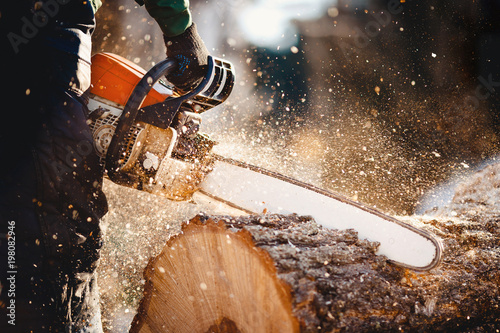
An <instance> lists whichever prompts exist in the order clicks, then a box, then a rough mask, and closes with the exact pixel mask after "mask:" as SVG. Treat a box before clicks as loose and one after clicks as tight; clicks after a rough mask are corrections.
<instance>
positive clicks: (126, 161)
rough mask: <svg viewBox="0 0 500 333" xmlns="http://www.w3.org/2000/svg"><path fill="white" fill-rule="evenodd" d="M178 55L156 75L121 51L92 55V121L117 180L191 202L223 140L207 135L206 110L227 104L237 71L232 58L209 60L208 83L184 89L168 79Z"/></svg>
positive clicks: (157, 67)
mask: <svg viewBox="0 0 500 333" xmlns="http://www.w3.org/2000/svg"><path fill="white" fill-rule="evenodd" d="M175 67H176V62H175V60H173V59H165V60H164V61H162V62H160V63H158V64H156V65H155V66H153V67H152V68H151V69H150V70H149V71H148V72H146V71H145V70H144V69H142V68H141V67H139V66H137V65H135V64H134V63H132V62H130V61H128V60H127V59H125V58H122V57H120V56H118V55H115V54H110V53H98V54H96V55H94V56H93V57H92V86H91V88H90V90H89V97H90V98H89V103H88V109H89V116H88V118H89V122H90V128H91V130H92V134H93V137H94V145H95V149H96V151H97V153H98V154H99V156H100V157H101V161H102V162H103V163H105V167H106V175H107V176H108V177H109V178H110V179H111V180H112V181H113V182H115V183H117V184H120V185H125V186H128V187H132V188H136V189H139V190H144V191H148V192H151V193H154V194H160V195H163V196H166V197H167V198H169V199H172V200H186V199H189V198H190V197H191V195H192V193H194V192H195V191H196V190H197V185H198V184H199V182H201V180H202V179H203V177H204V175H205V174H206V170H205V169H207V168H208V167H209V164H210V158H209V153H210V151H211V149H212V147H213V146H214V144H215V142H214V141H213V140H211V139H210V138H209V137H208V136H207V135H206V134H203V133H200V132H199V129H200V125H201V116H200V114H201V113H203V112H205V111H207V110H209V109H211V108H213V107H215V106H217V105H219V104H221V103H222V102H224V101H225V100H226V99H227V97H228V96H229V94H230V93H231V91H232V88H233V84H234V75H233V71H232V66H231V64H230V63H229V62H227V61H224V60H221V59H217V58H213V57H209V59H208V66H207V67H208V69H207V73H206V75H205V77H204V78H203V80H202V81H201V83H200V84H199V85H198V86H197V87H196V88H194V89H193V90H192V91H189V92H187V93H179V92H177V91H175V89H174V88H173V87H170V86H168V85H167V84H166V82H164V81H163V80H162V77H164V76H165V74H167V73H168V72H170V71H172V70H174V69H175Z"/></svg>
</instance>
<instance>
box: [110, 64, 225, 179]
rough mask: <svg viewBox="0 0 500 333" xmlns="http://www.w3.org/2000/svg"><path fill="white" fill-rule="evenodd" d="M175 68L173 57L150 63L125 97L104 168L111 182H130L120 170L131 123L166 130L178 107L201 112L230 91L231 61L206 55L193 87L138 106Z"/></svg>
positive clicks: (220, 101) (218, 102)
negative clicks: (201, 73)
mask: <svg viewBox="0 0 500 333" xmlns="http://www.w3.org/2000/svg"><path fill="white" fill-rule="evenodd" d="M176 67H177V62H176V60H174V59H170V58H167V59H165V60H163V61H161V62H159V63H158V64H156V65H155V66H153V67H152V68H151V69H150V70H149V71H148V72H147V73H146V74H145V75H144V76H143V77H142V79H141V80H140V81H139V83H138V84H137V85H136V86H135V88H134V90H133V91H132V94H131V95H130V97H129V99H128V100H127V103H126V104H125V107H124V108H123V112H122V114H121V116H120V118H119V120H118V124H117V126H116V130H115V133H114V135H113V137H112V139H111V142H110V144H109V148H108V151H107V154H106V169H107V172H108V176H109V178H110V179H111V180H113V181H114V182H117V183H123V182H129V179H124V177H125V178H127V176H126V175H125V174H121V173H120V172H119V171H120V169H121V167H122V165H123V163H124V160H123V156H124V152H125V151H126V150H127V148H129V147H127V146H128V145H129V140H128V139H129V137H130V129H131V128H132V126H133V125H134V124H136V123H138V122H144V123H147V124H151V125H154V126H156V127H160V128H163V129H166V128H168V127H169V126H170V125H171V123H172V120H173V119H174V117H175V116H176V114H177V113H178V112H179V109H181V106H182V107H187V108H189V109H190V110H191V111H193V112H197V113H201V112H203V111H206V110H207V109H210V108H212V107H214V106H216V105H218V104H220V103H222V102H223V101H224V100H226V98H227V97H228V96H229V94H230V92H231V90H232V87H233V82H234V76H233V73H232V70H231V64H230V63H228V62H225V61H222V60H219V59H214V58H213V57H212V56H209V57H208V66H207V67H208V70H207V73H206V75H205V77H204V78H203V80H202V81H201V82H200V84H199V85H198V86H197V87H196V88H194V89H193V90H191V91H189V92H187V93H185V94H183V95H180V96H169V97H167V98H166V99H165V100H164V101H163V102H161V103H157V104H153V105H150V106H147V107H144V108H142V109H141V108H140V106H141V105H142V103H143V102H144V100H145V98H146V96H147V95H148V93H149V92H150V90H151V89H152V87H153V85H154V84H155V83H157V82H158V81H159V80H160V79H161V78H162V77H163V76H165V75H166V74H168V73H169V72H171V71H172V70H175V68H176Z"/></svg>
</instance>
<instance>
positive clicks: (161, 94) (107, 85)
mask: <svg viewBox="0 0 500 333" xmlns="http://www.w3.org/2000/svg"><path fill="white" fill-rule="evenodd" d="M145 74H146V71H145V70H144V69H143V68H141V67H140V66H138V65H136V64H134V63H133V62H132V61H130V60H127V59H125V58H123V57H121V56H119V55H116V54H112V53H97V54H95V55H94V56H92V76H91V83H92V85H91V87H90V92H91V93H92V94H94V95H97V96H99V97H102V98H104V99H107V100H109V101H112V102H114V103H117V104H119V105H121V106H124V105H125V104H126V103H127V100H128V99H129V97H130V95H131V94H132V91H133V90H134V88H135V86H136V85H137V83H139V81H140V80H141V79H142V78H143V76H144V75H145ZM170 95H172V91H171V90H170V89H168V88H167V87H165V86H164V85H162V84H160V83H156V84H155V85H154V86H153V88H152V89H151V91H150V92H149V94H148V95H147V96H146V99H145V100H144V102H143V103H142V105H141V107H145V106H148V105H152V104H156V103H160V102H163V101H164V100H165V98H167V97H169V96H170Z"/></svg>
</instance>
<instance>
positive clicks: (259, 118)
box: [93, 0, 500, 327]
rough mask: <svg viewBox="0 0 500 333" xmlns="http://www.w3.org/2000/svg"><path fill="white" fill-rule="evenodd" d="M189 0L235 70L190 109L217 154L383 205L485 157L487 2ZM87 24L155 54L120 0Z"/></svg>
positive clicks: (399, 204) (416, 204) (495, 121)
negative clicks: (222, 93) (221, 87)
mask: <svg viewBox="0 0 500 333" xmlns="http://www.w3.org/2000/svg"><path fill="white" fill-rule="evenodd" d="M191 8H192V12H193V17H194V21H195V22H196V24H197V25H198V30H199V32H200V34H201V36H202V37H203V39H204V41H205V43H206V45H207V47H208V49H209V50H210V52H211V53H212V54H213V55H214V56H217V57H223V58H225V59H226V60H229V61H231V62H232V63H233V65H234V69H235V72H236V82H235V88H234V91H233V93H232V95H231V96H230V98H229V99H228V101H227V102H226V103H224V104H223V105H221V106H219V107H217V108H215V109H213V110H210V111H208V112H207V114H205V115H204V116H203V117H204V124H203V130H204V131H205V132H207V133H209V134H210V135H211V136H212V137H214V138H215V139H216V140H217V141H219V142H220V144H219V145H218V146H217V148H216V149H217V151H218V152H219V153H221V154H223V155H226V156H230V157H235V158H237V159H240V160H243V161H246V162H250V163H253V164H257V165H260V166H263V167H266V168H269V169H272V170H275V171H278V172H281V173H284V174H286V175H289V176H292V177H295V178H299V179H300V180H303V181H306V182H309V183H313V184H315V185H317V186H320V187H322V188H326V189H329V190H333V191H336V192H339V193H341V194H343V195H345V196H348V197H349V198H351V199H354V200H357V201H360V202H363V203H365V204H368V205H371V206H375V207H377V208H378V209H380V210H382V211H384V212H387V213H389V214H394V215H411V214H414V213H415V212H423V211H425V210H426V209H429V208H432V205H434V204H437V203H438V202H442V201H445V200H447V198H446V195H445V193H444V192H443V191H436V189H437V188H440V186H441V187H443V186H445V185H446V184H447V182H449V181H450V179H455V178H456V177H460V176H463V175H466V174H468V173H470V172H471V171H472V170H475V169H477V168H479V167H480V166H481V165H484V164H485V163H492V162H494V161H495V160H496V156H497V154H498V149H499V147H498V141H499V140H498V139H499V133H500V132H499V129H500V114H499V112H500V20H498V17H500V16H499V15H500V1H499V0H476V1H468V0H455V1H451V0H419V1H417V0H413V1H411V0H406V1H405V0H254V1H252V0H216V1H211V0H207V1H195V0H192V1H191ZM97 24H98V27H97V29H96V31H95V34H94V37H93V38H94V45H93V48H94V49H93V51H94V53H95V52H103V51H105V52H113V53H117V54H119V55H122V56H124V57H126V58H128V59H130V60H132V61H134V62H135V63H137V64H139V65H140V66H142V67H144V68H145V69H149V68H150V67H151V66H152V65H153V64H155V63H156V62H158V61H159V60H162V59H163V58H164V57H165V46H164V44H163V40H162V38H161V33H160V30H159V28H158V27H157V26H156V23H155V22H154V21H153V20H152V19H150V18H149V16H148V15H147V13H146V11H145V9H144V8H141V7H139V6H138V5H136V4H135V2H134V1H133V0H106V1H104V4H103V7H102V8H101V9H100V10H99V12H98V13H97ZM110 191H111V190H110ZM135 193H137V192H135ZM130 195H131V196H132V195H133V194H130ZM145 201H147V200H145ZM117 204H118V203H117ZM165 205H166V204H165ZM134 207H135V209H136V208H137V207H136V206H134ZM165 207H166V206H165ZM150 209H151V208H150ZM136 210H137V209H136ZM139 211H142V210H139ZM146 211H148V209H146V208H145V209H144V212H146ZM113 214H122V213H118V212H115V213H113ZM155 214H157V215H156V216H157V217H158V216H159V215H158V214H160V213H158V212H156V213H155ZM111 215H112V214H111ZM120 216H121V217H120V219H122V220H123V219H124V218H125V216H122V215H120ZM111 218H112V217H110V218H109V219H111ZM163 218H164V217H163ZM169 218H170V219H172V217H169ZM158 219H160V217H158ZM124 223H125V222H124ZM110 225H111V223H110ZM127 228H128V227H127ZM127 228H125V229H123V230H126V229H127ZM155 228H156V229H158V228H159V227H155ZM156 229H154V230H156ZM123 230H122V231H123ZM151 230H153V229H151ZM151 230H150V231H151ZM161 244H164V243H161ZM146 246H149V245H146ZM145 257H146V258H147V256H145ZM135 270H136V268H134V272H133V273H134V274H140V272H138V273H136V272H135ZM115 273H116V272H115ZM115 273H112V274H115ZM110 274H111V273H110ZM116 275H118V274H116ZM115 277H117V276H115ZM117 278H120V277H117ZM134 288H135V285H134ZM136 289H137V288H136ZM139 289H140V288H139ZM130 290H135V289H133V288H132V287H130V288H129V291H130ZM134 295H135V296H134ZM134 295H133V296H130V295H129V296H127V297H132V298H134V299H138V298H140V293H139V292H137V293H136V294H134ZM134 304H135V303H134ZM110 327H111V326H110Z"/></svg>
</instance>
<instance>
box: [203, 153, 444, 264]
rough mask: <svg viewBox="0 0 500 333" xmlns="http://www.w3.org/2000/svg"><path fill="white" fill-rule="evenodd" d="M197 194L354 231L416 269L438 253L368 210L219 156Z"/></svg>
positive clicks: (420, 233)
mask: <svg viewBox="0 0 500 333" xmlns="http://www.w3.org/2000/svg"><path fill="white" fill-rule="evenodd" d="M213 157H214V159H215V162H214V166H213V170H212V171H211V172H210V173H209V174H208V175H207V176H206V177H205V179H204V181H203V182H202V183H201V189H200V192H201V193H203V194H205V195H206V196H208V197H211V198H212V199H213V200H217V201H220V202H222V203H225V204H226V205H228V206H230V207H233V208H236V209H239V210H241V211H244V212H247V213H253V214H261V213H264V212H265V213H276V214H291V213H296V214H299V215H309V216H312V217H313V218H314V219H315V221H316V222H317V223H318V224H320V225H322V226H323V227H326V228H335V229H354V230H356V231H357V232H358V236H359V238H361V239H367V240H369V241H375V242H378V243H379V244H380V245H379V247H378V250H377V254H378V255H384V256H386V257H387V258H388V259H389V260H390V261H391V262H392V263H394V264H397V265H399V266H403V267H406V268H410V269H413V270H417V271H427V270H430V269H432V268H434V267H436V266H437V265H438V264H439V263H440V261H441V256H442V252H443V247H442V244H441V242H440V241H439V240H438V239H436V238H435V237H434V236H433V235H432V234H431V233H429V232H427V231H424V230H421V229H418V228H416V227H414V226H412V225H410V224H407V223H403V222H401V221H399V220H397V219H395V218H393V217H391V216H388V215H385V214H383V213H381V212H379V211H377V210H375V209H373V208H370V207H366V206H364V205H362V204H360V203H358V202H355V201H352V200H350V199H347V198H345V197H342V196H340V195H338V194H336V193H333V192H330V191H326V190H324V189H321V188H318V187H316V186H313V185H310V184H307V183H304V182H301V181H299V180H296V179H293V178H290V177H287V176H284V175H282V174H279V173H276V172H272V171H269V170H266V169H263V168H260V167H257V166H254V165H250V164H247V163H244V162H240V161H236V160H233V159H230V158H226V157H223V156H219V155H214V156H213Z"/></svg>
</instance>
